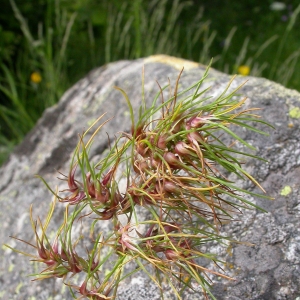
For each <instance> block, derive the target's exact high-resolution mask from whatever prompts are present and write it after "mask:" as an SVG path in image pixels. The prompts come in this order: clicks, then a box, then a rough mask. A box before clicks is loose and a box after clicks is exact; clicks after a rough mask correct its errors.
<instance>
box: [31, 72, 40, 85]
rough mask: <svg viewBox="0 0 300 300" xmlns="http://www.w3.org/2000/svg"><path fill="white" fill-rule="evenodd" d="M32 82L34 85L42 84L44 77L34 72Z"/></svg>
mask: <svg viewBox="0 0 300 300" xmlns="http://www.w3.org/2000/svg"><path fill="white" fill-rule="evenodd" d="M30 80H31V81H32V82H33V83H40V82H41V81H42V76H41V74H40V73H39V72H33V73H31V75H30Z"/></svg>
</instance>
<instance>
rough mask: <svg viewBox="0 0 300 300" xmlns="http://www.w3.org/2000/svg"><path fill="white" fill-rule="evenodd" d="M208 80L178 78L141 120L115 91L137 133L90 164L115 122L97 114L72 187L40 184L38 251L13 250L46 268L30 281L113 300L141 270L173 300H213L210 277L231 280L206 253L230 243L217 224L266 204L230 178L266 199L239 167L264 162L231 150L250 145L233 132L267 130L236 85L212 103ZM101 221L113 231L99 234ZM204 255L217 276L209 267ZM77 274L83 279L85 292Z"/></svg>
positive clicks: (35, 223) (35, 224)
mask: <svg viewBox="0 0 300 300" xmlns="http://www.w3.org/2000/svg"><path fill="white" fill-rule="evenodd" d="M207 75H208V69H207V71H206V73H205V74H204V76H203V78H201V79H200V80H199V81H198V82H196V83H194V84H193V85H191V86H190V87H188V88H186V89H184V90H182V91H179V81H180V76H181V73H180V75H179V77H178V79H177V82H176V84H175V85H174V88H173V90H172V88H171V87H170V86H166V87H163V88H161V87H159V88H158V93H157V95H156V97H155V98H154V100H153V102H152V104H151V106H149V107H147V105H146V101H145V98H144V95H143V97H142V99H143V103H142V105H141V107H140V109H139V110H138V115H136V114H135V113H134V110H133V109H132V106H131V102H130V99H129V98H128V96H127V94H126V92H125V91H123V90H122V89H120V88H116V89H117V90H119V91H120V94H121V95H122V96H123V97H124V99H125V100H124V101H126V102H127V104H128V107H129V111H130V118H131V131H130V132H129V133H127V132H123V133H120V135H119V136H118V137H117V138H116V141H115V143H113V144H112V145H111V147H110V149H109V150H108V152H107V153H105V155H104V156H103V157H102V158H101V159H100V160H99V161H97V162H92V161H91V160H90V158H89V151H90V149H91V147H92V143H93V139H94V138H95V137H96V135H97V133H98V132H99V131H100V130H102V128H103V127H104V126H106V123H107V122H108V121H111V120H105V121H103V119H104V118H105V114H104V115H102V116H100V117H99V119H98V120H96V121H95V122H94V123H93V124H92V125H91V127H90V128H89V129H88V130H87V131H86V132H85V133H84V134H83V135H81V136H80V137H79V142H78V145H77V147H76V149H75V151H74V155H73V158H72V160H71V163H70V170H69V173H68V175H62V177H61V179H62V180H63V181H64V182H65V184H66V185H67V187H66V189H64V190H62V191H60V192H58V191H57V190H53V189H51V187H50V186H49V185H48V184H47V183H46V182H45V181H44V180H43V179H42V180H43V181H44V182H45V184H46V185H47V187H48V188H49V189H50V190H51V192H52V193H53V195H54V198H55V200H54V201H53V202H52V204H51V207H50V210H49V212H48V215H47V217H46V218H45V220H44V221H42V220H40V219H37V220H34V219H33V215H32V210H33V207H31V208H30V216H31V224H32V228H33V231H34V235H35V241H36V243H35V244H31V243H29V242H25V243H26V244H28V245H29V246H31V247H32V248H33V249H34V250H35V252H36V253H34V254H32V253H31V252H29V253H25V252H22V251H19V250H16V249H13V250H14V251H17V252H19V253H21V254H23V255H26V256H28V257H30V258H31V259H32V260H33V261H36V262H39V263H40V265H41V266H42V270H41V272H38V273H35V274H32V276H34V277H35V280H44V279H47V278H63V281H64V283H65V284H66V285H67V286H68V287H69V288H70V292H71V294H72V295H73V297H74V298H76V299H83V298H88V299H115V298H116V295H117V290H118V287H119V285H120V283H121V282H122V281H123V280H126V279H127V278H129V277H131V276H136V274H137V273H139V272H143V273H144V274H145V275H146V276H148V277H149V279H150V280H151V281H152V282H153V283H154V284H155V285H156V286H157V288H158V289H159V290H160V291H161V298H162V299H163V298H164V296H163V295H164V288H165V286H166V285H167V286H168V287H169V288H170V289H171V291H172V293H173V294H174V295H175V297H176V298H177V299H182V293H183V292H184V291H185V290H188V289H191V290H193V291H195V292H199V290H197V289H199V288H201V289H202V292H203V294H204V295H205V297H206V298H207V299H208V298H211V299H215V298H214V296H213V295H212V293H211V291H210V287H211V279H210V278H211V276H220V277H223V278H225V279H230V278H229V277H228V276H226V274H225V273H224V271H223V270H222V268H221V267H219V266H220V264H221V261H220V259H219V258H218V257H217V256H216V255H213V254H212V253H209V251H208V252H204V251H203V250H202V248H201V246H203V245H207V244H208V243H209V242H211V241H217V242H220V243H222V242H224V241H226V240H228V239H230V237H227V236H223V235H222V234H220V232H219V227H220V225H222V223H223V222H228V221H230V220H232V219H233V218H234V216H235V215H236V214H241V213H242V210H243V209H257V208H258V207H257V206H256V205H255V204H254V203H251V202H249V201H247V200H246V197H245V195H247V194H251V195H252V196H255V197H265V198H268V197H267V196H265V195H263V194H256V193H253V192H251V191H249V190H245V189H243V188H241V187H240V186H238V185H236V184H235V183H234V182H232V181H231V180H230V179H228V177H227V175H226V174H228V173H234V174H236V175H237V176H238V177H239V178H241V179H244V180H250V181H252V182H253V183H254V184H255V185H256V186H257V187H259V188H260V189H261V190H262V191H263V192H264V190H263V188H262V187H261V186H260V184H259V183H258V182H257V181H256V180H255V179H254V178H253V177H252V176H251V174H249V173H247V171H245V169H243V161H244V159H245V158H247V157H251V158H253V157H254V158H257V159H260V160H262V161H263V159H261V158H259V157H256V156H254V155H251V154H249V151H247V150H246V151H245V152H241V151H240V150H238V149H237V148H235V146H234V145H235V144H236V143H239V144H242V145H244V146H245V147H246V148H250V149H253V146H251V145H249V144H248V143H247V142H246V141H244V140H243V139H241V138H240V137H239V136H237V135H236V134H235V133H234V132H233V131H232V129H231V127H232V126H231V125H234V126H241V127H243V128H245V129H247V130H252V131H254V132H256V133H260V134H265V133H264V132H262V131H260V130H259V129H257V128H256V127H255V125H253V124H255V123H257V122H259V123H262V124H266V123H265V122H264V121H263V120H260V119H259V116H258V115H256V114H255V111H256V110H257V108H248V109H246V110H243V109H242V107H243V104H244V102H245V100H246V99H245V98H241V97H240V96H237V90H238V89H239V87H238V88H237V89H235V90H233V91H232V90H229V87H230V83H231V82H230V83H229V84H228V86H227V88H226V89H225V90H224V91H223V92H222V93H220V95H219V96H217V97H215V98H214V99H212V98H211V97H209V89H207V88H205V89H203V88H202V84H203V82H204V80H205V79H206V77H207ZM142 82H144V81H142ZM143 90H144V89H143ZM168 90H169V96H168V97H167V98H166V91H168ZM121 95H120V96H121ZM98 123H100V125H98ZM250 124H252V125H250ZM266 125H267V124H266ZM224 135H227V136H228V138H229V143H228V144H225V143H224V141H223V136H224ZM124 179H125V180H124ZM124 182H125V183H124ZM57 202H60V203H61V205H63V204H66V206H65V217H64V220H63V222H62V224H61V225H60V227H59V228H58V229H57V232H56V235H55V237H54V239H50V237H49V235H48V233H47V229H48V227H49V224H50V221H51V218H52V215H53V212H54V210H55V206H56V204H57ZM258 209H259V208H258ZM79 220H80V221H81V222H82V223H85V224H90V230H89V232H90V234H87V235H80V236H76V235H75V236H74V232H76V230H74V227H78V226H80V225H79V224H80V222H78V221H79ZM104 222H106V223H108V224H109V226H108V227H109V228H110V231H109V232H107V231H105V230H102V231H100V229H99V228H101V227H97V225H98V223H99V224H103V223H104ZM75 224H76V225H75ZM15 238H16V239H18V240H19V238H17V237H15ZM23 242H24V241H23ZM8 247H9V246H8ZM208 249H209V247H208ZM200 258H201V259H205V260H206V261H210V262H212V263H213V264H214V265H215V266H217V267H219V271H216V270H213V269H210V268H207V267H204V266H203V265H202V264H201V260H199V259H200ZM77 275H82V277H80V278H81V282H80V284H79V285H78V284H76V283H75V282H76V280H75V279H74V278H76V276H77Z"/></svg>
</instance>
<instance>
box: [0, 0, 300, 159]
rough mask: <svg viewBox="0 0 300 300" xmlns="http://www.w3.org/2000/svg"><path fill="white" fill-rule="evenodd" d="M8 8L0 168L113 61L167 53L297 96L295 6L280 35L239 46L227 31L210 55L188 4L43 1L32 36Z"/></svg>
mask: <svg viewBox="0 0 300 300" xmlns="http://www.w3.org/2000/svg"><path fill="white" fill-rule="evenodd" d="M92 2H93V1H90V2H89V3H92ZM10 4H11V7H12V10H13V13H14V16H15V18H16V20H17V21H18V23H19V26H20V29H21V31H22V33H23V42H22V49H21V51H19V52H18V55H17V57H16V59H14V60H13V61H10V62H9V61H8V62H7V61H6V62H5V63H1V69H0V92H1V93H2V96H3V97H4V99H5V101H4V103H1V104H0V143H1V147H0V163H1V162H3V161H4V160H5V159H6V158H7V156H8V154H9V153H10V152H11V150H12V149H13V146H14V145H16V144H18V143H20V142H21V141H22V139H23V137H24V135H25V134H26V133H27V132H28V131H29V130H30V129H31V128H32V127H33V126H34V124H35V123H36V121H37V119H38V118H39V117H40V116H41V114H42V112H43V111H44V110H45V108H47V107H49V106H51V105H54V104H55V103H56V102H57V101H58V100H59V98H60V97H61V96H62V94H63V92H65V91H66V89H67V88H68V87H70V86H71V85H72V84H73V83H74V82H75V81H76V80H78V79H79V78H80V77H82V76H84V75H85V74H86V72H87V71H88V70H90V69H91V68H92V67H97V66H100V65H103V64H104V63H109V62H112V61H117V60H119V59H135V58H139V57H146V56H149V55H153V54H168V55H173V56H178V57H183V58H187V59H190V60H193V61H197V62H200V63H202V64H205V65H207V64H208V63H209V61H210V60H211V58H212V57H214V60H213V61H214V62H213V65H212V66H213V67H214V68H216V69H219V70H221V71H224V72H226V73H229V74H235V73H240V74H241V75H253V76H258V77H259V76H263V77H266V78H269V79H271V80H274V81H276V82H279V83H281V84H283V85H285V86H287V87H291V88H296V89H298V90H300V78H299V76H300V75H299V74H298V72H296V70H297V69H298V68H299V67H300V63H299V56H300V47H299V44H297V42H295V38H294V34H295V32H296V28H297V22H299V21H298V15H299V12H300V5H299V6H298V7H296V8H295V9H294V11H293V13H292V15H291V16H290V18H289V20H288V22H287V23H286V25H283V26H285V28H284V29H283V32H281V33H276V34H274V32H272V28H271V29H266V30H269V37H268V38H266V39H265V40H264V42H263V43H257V41H256V40H255V39H253V37H250V36H247V34H245V38H244V40H239V45H240V46H239V48H237V47H236V43H237V41H236V39H237V33H238V32H239V29H238V27H233V28H232V29H231V30H230V31H229V32H228V34H227V37H226V38H225V39H224V41H223V45H222V49H221V50H218V51H217V52H216V49H218V48H216V47H215V44H216V40H217V37H218V31H217V30H213V29H212V22H213V21H210V20H207V19H205V14H204V10H203V8H201V7H199V8H197V9H195V7H194V6H193V3H192V2H191V1H179V0H175V1H168V0H151V1H147V2H143V1H141V0H134V1H122V3H121V2H119V1H113V2H111V1H103V2H102V5H101V7H100V8H101V9H100V8H99V7H96V8H95V7H94V6H88V4H86V2H84V1H78V3H77V4H76V5H77V6H72V7H71V6H70V7H68V6H67V5H65V4H63V3H62V2H60V1H59V0H56V1H50V0H48V1H47V6H46V7H47V9H46V12H45V15H44V19H43V20H42V21H40V22H38V24H37V25H36V28H35V30H32V29H30V27H29V26H28V23H27V21H26V16H24V15H23V14H22V12H21V11H20V10H19V8H18V6H17V5H16V3H15V2H14V0H10ZM74 5H75V4H74ZM85 5H86V6H85ZM89 5H91V4H89ZM71 8H72V9H71ZM104 10H105V11H106V16H105V14H104V16H103V13H102V12H103V11H104ZM83 11H84V12H85V13H87V12H88V16H87V17H86V19H84V18H83ZM86 11H87V12H86ZM187 11H188V12H191V11H193V17H192V18H186V17H185V18H184V16H185V14H184V13H185V12H187ZM83 24H85V26H83ZM99 24H100V25H99ZM281 28H282V26H281ZM297 47H298V48H297ZM79 58H80V59H79Z"/></svg>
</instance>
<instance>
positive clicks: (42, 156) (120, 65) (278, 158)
mask: <svg viewBox="0 0 300 300" xmlns="http://www.w3.org/2000/svg"><path fill="white" fill-rule="evenodd" d="M143 65H145V74H146V75H145V91H146V97H147V102H148V103H150V102H151V101H152V99H153V96H154V95H155V93H156V92H157V91H158V87H157V84H156V82H155V81H156V80H157V81H158V82H159V83H160V85H161V86H163V85H165V84H167V82H168V78H169V79H170V82H171V83H172V84H173V86H174V84H175V82H176V78H177V76H178V74H179V70H180V69H181V68H182V66H183V65H184V66H185V70H184V72H183V75H182V78H181V84H180V86H179V90H180V89H182V87H187V86H189V85H190V84H192V83H194V82H196V81H197V80H198V79H200V78H201V76H202V75H203V73H204V70H205V67H204V66H201V65H198V64H196V63H193V62H188V61H184V60H181V59H177V58H172V57H168V56H153V57H149V58H146V59H139V60H135V61H119V62H116V63H111V64H108V65H106V66H103V67H101V68H98V69H95V70H93V71H92V72H90V73H89V74H88V75H87V76H86V77H85V78H83V79H82V80H80V81H79V82H78V83H77V84H75V85H74V86H73V87H72V88H71V89H69V90H68V91H67V92H66V93H65V94H64V96H63V97H62V99H61V100H60V102H59V103H58V104H57V105H56V106H54V107H51V108H49V109H47V110H46V111H45V113H44V115H43V116H42V118H41V119H40V120H39V122H38V123H37V125H36V126H35V128H34V129H33V130H32V131H31V132H30V133H29V134H28V135H27V137H26V138H25V139H24V141H23V143H22V144H21V145H20V146H19V147H18V148H17V149H16V150H15V152H14V153H13V154H12V155H11V156H10V158H9V160H8V161H7V162H6V164H5V165H4V166H3V167H2V168H1V170H0V178H1V180H0V205H1V210H0V225H1V230H0V242H1V245H2V244H3V243H8V244H9V245H11V246H13V247H17V248H19V249H22V250H24V249H26V250H27V251H28V250H30V248H28V247H26V246H25V245H23V244H22V243H18V242H16V241H15V240H12V239H10V238H9V236H10V235H13V236H17V237H20V238H22V239H25V240H29V241H32V242H33V234H32V230H31V225H30V221H29V206H30V204H31V203H33V207H34V215H35V216H38V215H39V216H41V217H43V216H45V212H46V210H47V209H48V207H49V203H50V201H51V200H52V197H51V195H50V193H49V192H48V191H47V189H46V188H45V186H44V185H43V183H42V182H41V181H40V180H39V179H37V178H35V177H34V175H35V174H40V175H42V176H43V177H44V178H45V179H46V180H47V181H48V182H49V184H50V186H52V187H54V188H55V186H57V185H58V186H59V187H62V186H64V185H63V183H62V182H61V181H59V180H58V179H57V175H58V173H57V171H60V172H62V173H64V174H66V173H68V169H69V159H70V157H71V154H72V151H73V149H74V146H75V145H76V143H77V140H78V134H80V133H82V132H83V131H84V130H85V129H87V128H88V127H89V125H90V124H91V123H92V122H93V121H94V120H95V119H96V118H97V117H99V116H100V115H101V114H102V113H104V112H107V116H108V117H110V116H114V119H113V120H112V121H111V122H110V123H109V124H108V125H107V126H106V127H105V129H104V130H103V132H102V133H100V134H99V135H98V137H97V138H96V139H95V142H94V145H93V148H92V151H91V157H96V156H97V155H99V154H101V153H102V152H103V151H104V150H105V149H106V148H107V147H108V143H107V136H106V132H107V133H108V134H109V135H110V136H114V134H115V133H116V132H119V131H128V130H129V128H130V121H129V114H128V108H127V105H126V102H125V100H124V98H123V97H122V95H121V94H120V93H119V92H118V91H116V90H115V89H113V86H119V87H121V88H123V89H124V90H125V91H126V92H127V93H128V95H129V98H130V100H131V101H132V105H133V107H134V110H135V111H137V109H138V107H139V105H140V104H141V73H142V67H143ZM229 80H230V76H228V75H226V74H223V73H220V72H217V71H215V70H213V69H212V70H210V75H209V80H207V81H206V82H205V85H204V88H205V87H207V86H211V89H210V90H209V91H208V92H207V93H206V95H207V96H216V95H218V94H220V93H221V92H222V91H223V90H224V88H225V87H226V85H227V84H228V82H229ZM245 80H248V82H247V83H246V84H245V85H244V86H243V87H242V88H241V90H240V94H242V95H244V96H246V97H247V98H248V99H247V101H246V104H245V107H246V108H247V107H260V108H262V110H261V111H260V113H259V114H261V116H262V119H264V120H266V121H268V122H269V123H271V124H273V125H274V126H275V130H272V129H270V128H268V127H266V126H263V125H259V126H258V127H259V128H260V129H263V130H266V131H267V132H269V133H270V136H269V137H266V136H261V135H259V134H256V133H253V132H249V131H245V130H241V129H238V128H236V132H237V133H238V134H239V135H240V136H241V137H242V138H244V139H245V140H246V141H248V142H249V143H251V144H253V145H254V146H255V147H256V148H257V151H256V154H258V155H260V156H262V157H263V158H265V159H267V160H268V161H269V163H263V162H261V161H254V160H252V159H248V160H247V161H246V164H245V168H246V170H247V171H248V172H250V174H252V175H253V176H254V177H255V178H256V179H258V181H259V182H260V183H261V185H262V186H263V187H264V188H265V190H266V192H267V194H269V195H270V196H272V197H274V198H275V200H267V199H258V198H256V197H252V196H249V197H248V200H249V201H252V202H254V203H256V204H257V205H259V206H261V207H263V208H264V209H266V210H267V211H268V213H262V212H260V211H256V210H248V211H245V212H244V213H243V215H239V216H236V220H235V221H233V222H231V223H230V224H226V225H224V226H223V227H222V228H221V232H222V233H224V234H226V235H229V236H231V237H232V238H233V239H236V240H239V241H242V242H247V243H240V244H239V243H227V244H224V245H223V246H221V245H219V244H211V245H207V246H206V248H207V249H206V251H211V252H214V253H218V255H219V256H220V257H221V258H222V259H224V260H225V261H226V264H224V265H222V267H223V268H224V271H225V272H226V274H228V275H229V276H232V277H233V278H234V279H235V280H234V281H225V280H223V279H220V278H215V277H212V281H213V288H212V292H213V294H214V295H215V297H216V298H217V299H228V300H244V299H252V300H254V299H256V300H271V299H275V300H283V299H287V300H296V299H297V300H299V299H300V226H299V225H300V127H299V126H300V120H299V117H300V94H299V93H298V92H296V91H293V90H289V89H286V88H284V87H282V86H281V85H279V84H276V83H274V82H271V81H268V80H265V79H262V78H253V77H236V78H235V79H234V81H233V84H232V88H235V87H237V86H238V85H240V84H241V83H243V82H245ZM237 146H238V147H241V148H242V146H241V145H237ZM231 177H232V179H233V180H236V179H235V178H234V176H231ZM239 184H240V186H243V187H246V188H247V189H249V190H251V191H255V192H258V190H257V189H256V188H255V187H254V186H253V185H252V184H250V183H249V182H245V181H241V182H239ZM58 207H59V206H58ZM62 212H63V207H62V208H61V209H58V211H56V213H55V215H54V221H55V222H53V224H52V225H51V226H52V227H51V228H50V229H51V230H53V229H54V228H56V227H55V225H57V224H58V223H59V222H61V220H62V217H63V215H62ZM55 223H56V224H55ZM249 243H251V244H252V245H250V244H249ZM207 267H213V268H215V267H214V266H209V265H208V266H207ZM34 272H36V270H35V266H34V264H30V263H29V260H28V258H26V257H23V256H21V255H19V254H16V253H14V252H12V251H10V250H8V249H6V248H4V247H1V249H0V299H18V300H19V299H26V300H34V299H36V300H43V299H45V300H46V299H52V300H58V299H72V298H71V296H70V294H69V292H68V289H67V288H66V287H64V286H62V285H61V282H59V281H54V280H48V281H43V282H32V281H31V280H30V278H29V277H26V276H27V275H28V274H31V273H34ZM118 299H120V300H129V299H134V300H139V299H143V300H150V299H151V300H153V299H160V295H159V292H158V290H157V288H156V287H155V286H154V285H153V283H151V282H150V281H149V280H148V279H147V278H146V277H145V276H143V275H136V276H135V278H132V279H130V280H127V281H126V282H124V283H122V284H121V286H120V290H119V295H118ZM165 299H176V297H175V296H174V295H172V294H171V293H170V289H169V288H168V287H167V286H166V289H165ZM183 299H188V300H190V299H202V294H201V292H200V290H199V293H193V294H189V293H186V294H184V295H183Z"/></svg>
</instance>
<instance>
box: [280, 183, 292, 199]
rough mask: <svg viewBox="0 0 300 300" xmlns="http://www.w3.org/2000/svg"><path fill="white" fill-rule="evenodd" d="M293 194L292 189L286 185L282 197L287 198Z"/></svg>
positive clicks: (281, 193)
mask: <svg viewBox="0 0 300 300" xmlns="http://www.w3.org/2000/svg"><path fill="white" fill-rule="evenodd" d="M291 192H292V188H291V187H290V186H289V185H286V186H285V187H284V188H283V189H282V190H281V192H280V195H281V196H287V195H289V194H290V193H291Z"/></svg>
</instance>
